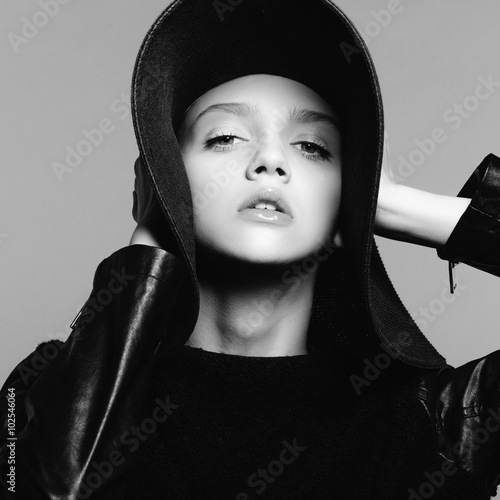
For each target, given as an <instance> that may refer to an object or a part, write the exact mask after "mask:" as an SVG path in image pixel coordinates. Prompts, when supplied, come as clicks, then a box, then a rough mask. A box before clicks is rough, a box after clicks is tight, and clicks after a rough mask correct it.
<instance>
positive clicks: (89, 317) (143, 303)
mask: <svg viewBox="0 0 500 500" xmlns="http://www.w3.org/2000/svg"><path fill="white" fill-rule="evenodd" d="M183 277H185V273H184V271H183V269H182V267H181V266H180V265H179V263H178V260H177V259H176V258H174V257H173V256H172V255H170V254H168V253H167V252H166V251H165V250H162V249H159V248H154V247H146V246H143V245H133V246H130V247H126V248H123V249H121V250H118V251H117V252H115V253H114V254H112V255H111V256H110V257H108V258H107V259H105V260H104V261H102V262H101V264H100V265H99V266H98V268H97V270H96V273H95V278H94V285H93V290H92V293H91V295H90V297H89V299H88V300H87V302H86V304H85V306H84V308H83V309H82V311H81V314H80V316H79V317H78V320H77V322H76V324H75V327H74V330H73V332H72V333H71V335H70V337H69V338H68V340H67V341H66V342H65V343H61V342H49V343H44V344H41V345H40V346H39V347H38V348H37V350H36V351H35V352H34V353H32V354H31V355H30V356H28V357H27V358H26V359H25V360H23V361H22V362H21V363H20V364H19V365H18V366H17V367H16V368H15V369H14V371H13V372H12V374H11V375H10V377H9V378H8V379H7V381H6V383H5V385H4V387H3V389H2V391H1V393H0V398H1V400H0V409H1V416H2V418H1V422H0V425H1V428H0V435H1V441H0V445H1V446H2V448H1V449H0V458H1V460H0V461H1V462H2V473H1V479H0V484H1V485H2V490H4V491H7V490H8V487H9V484H8V483H7V468H6V467H10V465H9V464H8V463H7V462H8V460H9V458H10V457H11V451H10V448H9V447H8V446H7V444H6V443H12V442H14V443H15V473H16V482H15V486H16V487H15V494H12V498H16V499H23V500H28V499H29V500H42V499H44V500H45V499H51V500H53V499H64V500H76V499H87V498H92V499H106V500H109V499H114V498H124V497H125V494H124V492H123V490H122V489H121V488H123V484H124V481H123V480H119V479H120V478H123V476H124V475H125V474H126V473H127V470H128V467H129V466H130V464H131V458H133V451H134V447H133V446H132V443H133V439H134V438H133V435H134V426H136V425H138V423H139V424H140V423H141V419H144V418H145V415H144V411H145V410H144V404H142V403H143V402H144V401H145V396H146V393H147V391H146V389H145V388H147V387H149V385H150V377H151V372H152V365H153V357H154V353H155V350H156V349H157V347H158V345H159V342H160V340H163V338H164V337H167V338H169V339H170V342H172V343H175V342H183V341H184V342H185V339H184V340H183V339H182V338H181V337H182V331H181V329H180V328H179V325H178V324H177V325H175V322H169V321H168V317H169V315H170V316H171V315H172V314H174V313H175V314H177V312H176V311H174V310H178V309H179V306H178V297H179V296H181V295H182V294H181V295H179V294H180V291H181V289H182V288H183V287H184V285H185V283H186V280H185V279H182V278H183ZM172 325H173V326H172ZM172 328H176V330H175V332H172V331H171V329H172ZM174 333H175V335H174ZM9 389H13V390H14V393H15V402H16V407H15V416H16V420H15V430H14V435H15V437H16V438H17V440H16V441H9V440H7V438H8V437H9V436H8V431H9V427H8V424H7V419H6V418H5V417H6V409H7V396H8V394H9ZM11 392H12V391H11ZM163 403H164V404H163V407H162V409H163V410H165V411H167V410H168V406H169V403H168V402H163ZM160 406H161V405H160ZM11 425H12V424H11ZM127 439H128V441H127ZM135 439H136V441H138V439H137V438H135ZM7 494H8V492H7ZM0 496H2V495H0ZM2 498H5V497H3V496H2Z"/></svg>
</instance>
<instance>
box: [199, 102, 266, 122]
mask: <svg viewBox="0 0 500 500" xmlns="http://www.w3.org/2000/svg"><path fill="white" fill-rule="evenodd" d="M215 111H222V112H224V113H229V114H231V115H236V116H243V117H246V116H253V115H255V114H257V113H258V112H259V108H258V106H255V105H252V104H248V103H246V102H224V103H220V104H212V105H211V106H208V108H206V109H204V110H203V111H202V112H201V113H200V114H199V115H198V116H197V117H196V119H195V120H194V123H196V122H197V121H198V120H199V119H200V118H201V117H202V116H205V115H206V114H207V113H210V112H215Z"/></svg>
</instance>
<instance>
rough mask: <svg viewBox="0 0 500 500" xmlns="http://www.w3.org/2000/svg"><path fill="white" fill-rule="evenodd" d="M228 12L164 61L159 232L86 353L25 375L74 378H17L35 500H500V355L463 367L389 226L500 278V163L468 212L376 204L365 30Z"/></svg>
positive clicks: (149, 233)
mask: <svg viewBox="0 0 500 500" xmlns="http://www.w3.org/2000/svg"><path fill="white" fill-rule="evenodd" d="M217 5H218V6H219V4H217ZM214 6H215V4H213V3H212V2H190V1H178V2H174V3H173V4H172V5H171V6H170V7H169V9H167V10H166V11H165V12H164V14H163V15H162V16H161V17H160V18H159V19H158V21H157V22H156V23H155V25H154V26H153V27H152V29H151V30H150V32H149V33H148V36H147V37H146V39H145V42H144V44H143V47H142V48H141V51H140V53H139V57H138V60H137V65H136V69H135V73H134V82H133V109H134V124H135V129H136V135H137V139H138V144H139V148H140V151H141V157H140V160H139V161H138V162H137V163H136V174H137V179H136V191H135V204H134V217H135V219H136V221H137V222H138V228H137V230H136V232H135V233H134V235H133V237H132V241H131V243H132V245H131V246H129V247H128V248H124V249H121V250H119V251H117V252H115V253H114V254H113V255H112V256H110V257H109V258H108V259H106V260H104V261H103V262H102V263H101V265H100V266H99V268H98V270H97V272H96V276H95V280H94V290H93V291H92V294H91V297H90V298H89V300H88V301H87V303H86V306H84V308H83V310H82V313H81V315H80V316H79V317H78V318H77V320H76V322H75V324H74V332H73V334H72V335H71V337H70V339H68V341H67V342H66V343H64V344H62V345H61V344H58V343H50V344H45V345H42V346H39V349H38V352H37V354H35V355H34V356H31V357H29V358H28V359H27V360H25V361H23V363H21V365H20V366H21V367H30V366H32V365H33V360H34V359H35V358H36V356H37V355H38V356H42V358H49V357H50V358H51V359H52V360H51V362H50V364H48V366H47V367H45V368H44V369H43V370H40V373H37V374H36V375H35V376H30V377H29V378H28V377H27V376H25V377H24V378H23V377H22V376H21V377H20V376H19V373H22V372H21V371H20V370H19V369H18V370H16V371H15V372H13V374H12V376H11V377H10V378H9V380H8V381H7V382H6V385H5V391H8V389H9V388H14V389H16V392H17V394H16V399H17V405H18V406H17V421H16V428H17V429H18V440H17V444H16V446H17V451H16V453H17V457H18V462H17V464H18V465H17V470H16V474H17V480H16V482H17V484H16V487H17V488H18V490H17V491H18V492H21V495H24V496H21V497H22V498H33V499H36V498H127V497H129V498H141V496H142V497H144V498H162V497H165V496H166V497H172V498H240V499H243V498H259V497H264V498H306V497H307V498H356V499H358V498H359V499H362V498H384V499H390V498H430V497H433V498H467V499H472V498H488V496H489V494H491V493H492V492H493V491H494V488H495V487H496V484H497V477H498V466H497V465H495V464H496V462H495V460H496V457H497V455H498V452H497V451H496V450H498V444H497V443H498V441H497V440H498V428H497V427H495V423H494V422H493V421H491V420H490V419H489V418H490V417H492V416H493V414H494V412H495V410H498V407H499V403H500V401H499V399H500V398H499V394H498V388H497V387H495V386H496V385H498V384H497V383H496V381H497V380H498V372H497V371H496V370H497V369H496V364H497V362H496V360H497V358H498V353H493V354H492V355H490V356H489V357H487V358H485V359H484V360H481V361H478V362H473V363H471V364H468V365H466V366H464V367H461V368H460V369H456V370H455V369H452V368H450V367H447V366H446V363H445V361H444V359H443V358H442V357H441V356H440V355H439V354H438V353H437V352H436V351H435V350H434V349H433V347H432V346H431V345H430V344H429V343H428V341H427V340H426V339H425V337H424V336H423V335H422V333H421V332H420V331H419V330H418V328H417V327H416V325H415V323H414V322H413V321H412V319H411V318H410V316H409V315H408V313H407V312H406V310H405V309H404V307H403V306H402V304H401V302H400V301H399V299H398V297H397V295H396V293H395V291H394V289H393V288H392V286H391V284H390V281H389V279H388V277H387V275H386V274H385V271H384V269H383V265H382V263H381V261H380V258H379V256H378V253H377V251H376V249H375V247H374V245H373V231H374V226H375V225H376V227H377V230H378V232H379V233H381V234H385V235H390V236H392V237H398V238H401V239H404V240H408V241H413V242H417V243H421V244H426V245H431V246H435V247H437V248H439V249H440V252H441V255H442V256H443V257H445V258H448V259H450V260H454V261H455V260H460V261H464V262H468V263H471V264H472V265H475V266H476V267H481V268H484V269H487V270H490V271H493V272H495V273H497V272H498V257H497V256H496V255H495V252H494V250H493V249H494V248H495V243H496V242H497V241H498V217H497V214H498V208H497V205H496V202H495V197H494V196H491V194H490V193H492V192H495V190H498V188H497V184H496V182H495V177H496V176H497V175H498V168H499V166H498V160H497V159H496V157H493V156H489V157H487V158H486V160H485V161H484V162H483V163H482V164H481V166H480V167H479V169H478V170H477V171H476V173H475V176H474V177H473V178H472V179H471V181H470V182H469V183H468V185H467V186H466V190H465V192H464V193H463V194H464V196H466V198H462V199H458V200H455V199H448V198H443V197H436V196H434V195H429V194H426V193H421V192H417V191H414V190H411V189H409V188H403V187H397V186H394V185H393V184H392V183H391V182H390V180H389V179H387V178H383V181H382V183H381V189H380V194H379V196H378V210H376V203H377V195H378V184H379V176H380V174H379V171H380V164H381V160H382V151H383V119H382V107H381V100H380V93H379V89H378V85H377V80H376V76H375V73H374V70H373V66H372V64H371V60H370V58H369V55H368V53H367V51H366V48H365V47H364V45H363V43H362V42H361V40H360V38H359V36H358V34H357V32H356V31H355V30H354V28H353V27H352V25H351V24H350V23H349V22H348V20H347V19H346V18H345V16H344V15H343V14H342V13H341V12H340V11H338V9H336V8H335V7H334V6H333V5H332V4H329V3H327V2H322V1H317V2H311V1H308V3H307V8H304V6H305V4H304V3H303V2H300V1H298V0H297V1H293V2H290V1H288V2H284V1H278V0H276V1H257V0H254V1H251V0H246V1H244V2H238V5H234V6H232V7H234V8H233V9H232V10H230V11H228V12H226V13H225V14H227V16H223V18H222V19H221V13H222V14H224V12H222V11H221V10H220V9H215V8H214ZM219 7H220V6H219ZM229 14H230V15H229ZM187 27H189V29H188V28H187ZM214 54H216V57H215V58H214ZM471 198H472V201H470V199H471ZM402 200H403V201H404V203H403V202H402ZM367 360H368V361H370V360H373V363H372V366H376V365H375V363H378V362H379V361H382V360H383V363H384V368H383V369H381V370H379V372H378V373H371V374H370V373H367V372H366V367H367V366H368V365H367V364H366V361H367ZM378 365H380V363H378ZM21 405H23V406H22V407H21ZM492 412H493V413H492ZM478 430H482V431H483V432H482V433H478V432H477V431H478ZM485 432H487V433H488V436H487V439H486V440H483V438H484V433H485ZM478 437H479V438H481V440H482V441H483V442H481V443H480V445H479V440H478ZM478 446H479V447H478ZM3 453H4V456H6V455H5V454H6V453H8V450H7V449H4V452H3ZM3 477H5V476H3Z"/></svg>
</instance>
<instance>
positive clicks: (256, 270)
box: [186, 261, 316, 356]
mask: <svg viewBox="0 0 500 500" xmlns="http://www.w3.org/2000/svg"><path fill="white" fill-rule="evenodd" d="M220 269H224V272H223V273H221V272H220ZM293 270H294V267H293V265H290V266H286V267H283V266H280V267H279V268H278V267H270V266H254V265H252V266H238V265H233V264H229V265H228V263H227V261H226V263H225V265H224V266H217V265H211V266H210V265H206V266H200V265H199V266H198V276H199V284H200V314H199V317H198V321H197V323H196V326H195V328H194V330H193V333H192V334H191V336H190V338H189V340H188V342H187V343H186V345H190V346H192V347H201V348H202V349H204V350H207V351H214V352H224V353H227V354H238V355H241V356H293V355H298V354H306V353H307V348H306V340H307V330H308V326H309V319H310V314H311V307H312V300H313V294H314V282H315V277H316V274H315V273H307V274H305V273H302V274H300V275H297V274H294V273H293ZM299 276H300V277H299Z"/></svg>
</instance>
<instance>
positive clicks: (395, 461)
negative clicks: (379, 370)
mask: <svg viewBox="0 0 500 500" xmlns="http://www.w3.org/2000/svg"><path fill="white" fill-rule="evenodd" d="M349 366H352V365H351V363H348V362H346V363H345V366H343V365H342V364H341V362H340V360H336V362H335V363H332V362H331V360H325V359H321V358H320V357H319V356H318V355H303V356H291V357H272V358H264V357H243V356H235V355H227V354H221V353H211V352H206V351H203V350H201V349H195V348H190V347H183V348H182V350H181V351H180V353H179V355H178V357H177V358H176V359H175V360H174V361H172V362H171V364H170V365H169V366H168V367H165V368H164V369H162V370H159V371H158V372H157V373H156V378H155V380H156V381H155V386H154V388H153V391H152V394H151V398H150V399H151V402H152V405H151V408H149V409H148V412H149V415H153V414H154V407H155V403H154V399H156V398H158V397H159V398H160V401H166V398H167V397H168V398H169V401H170V404H171V405H172V406H171V407H172V408H173V409H172V411H171V414H170V415H169V416H168V418H167V419H166V421H164V422H162V423H159V424H158V431H157V432H155V433H152V434H150V435H147V436H145V437H147V439H145V440H144V441H143V442H141V443H140V446H139V447H138V450H137V452H136V454H137V456H136V459H137V461H136V466H135V468H134V472H133V475H132V476H131V477H130V478H129V487H130V488H129V491H130V497H129V498H130V499H148V500H154V499H165V498H168V499H203V500H212V499H214V500H224V499H238V500H243V499H249V498H252V499H255V498H266V499H283V500H293V499H349V500H364V499H366V500H368V499H380V500H382V499H384V500H391V499H405V498H411V497H410V494H411V490H410V488H413V489H414V491H415V492H418V491H419V487H420V486H421V485H422V484H423V483H424V482H426V481H427V482H428V479H427V478H426V476H425V475H424V473H425V472H426V471H427V472H429V473H433V472H435V471H439V470H441V462H440V459H439V457H438V455H437V454H436V453H435V452H434V450H435V443H434V439H433V433H432V430H431V429H430V427H429V426H428V424H427V425H426V421H427V420H428V419H427V416H426V414H425V412H424V410H423V407H422V406H421V404H420V403H419V402H418V401H416V400H414V399H413V398H412V397H410V396H409V395H408V394H406V393H405V392H404V391H402V390H397V391H395V390H394V389H391V388H390V387H388V385H387V383H386V382H385V381H384V377H381V378H380V380H379V381H378V382H377V383H374V384H373V385H372V386H371V387H370V388H367V390H366V391H365V392H363V393H362V394H361V395H360V396H358V395H356V393H355V391H354V389H353V387H352V385H351V383H350V382H349V378H348V376H349V371H348V370H349V368H348V367H349ZM386 378H387V377H386ZM174 405H175V406H174ZM434 490H435V491H434V492H433V494H432V498H434V499H445V498H446V499H464V500H465V499H467V500H473V499H485V498H489V497H488V496H486V495H485V493H484V492H481V491H480V490H479V489H478V487H477V485H475V484H473V483H472V481H471V480H470V478H469V476H468V475H467V474H465V473H463V472H460V471H458V472H456V473H455V474H453V475H451V476H449V477H448V478H447V480H446V481H445V484H443V485H442V486H440V487H439V488H434ZM422 491H423V492H425V494H427V493H428V492H429V490H428V489H427V490H425V489H424V490H422ZM413 498H414V499H418V498H430V497H419V496H415V497H413Z"/></svg>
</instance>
